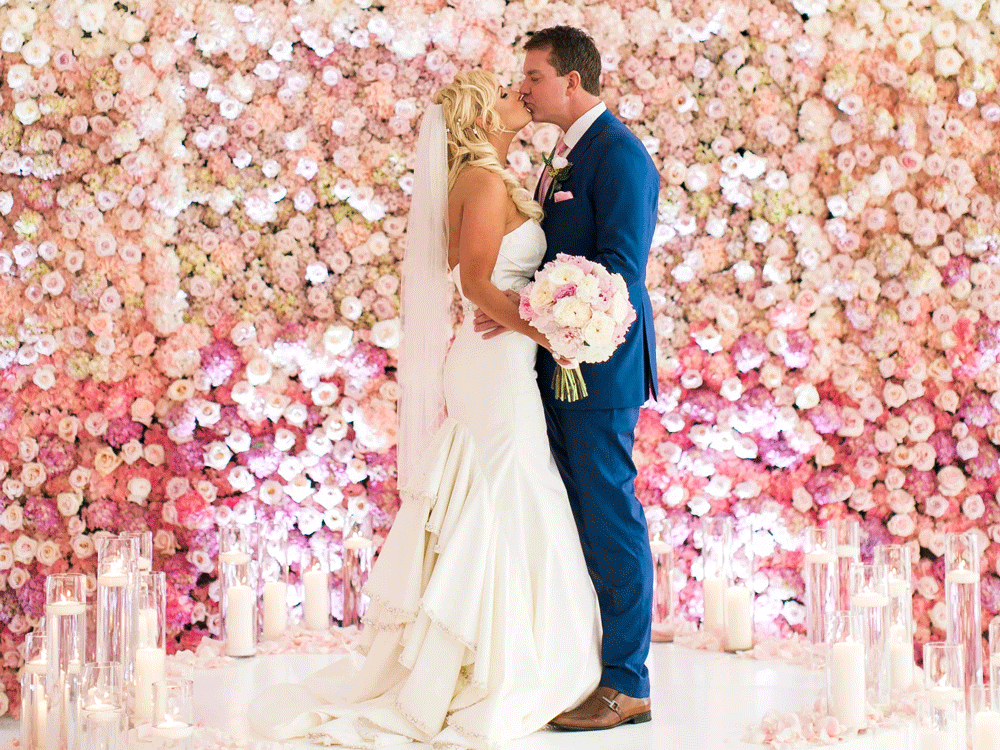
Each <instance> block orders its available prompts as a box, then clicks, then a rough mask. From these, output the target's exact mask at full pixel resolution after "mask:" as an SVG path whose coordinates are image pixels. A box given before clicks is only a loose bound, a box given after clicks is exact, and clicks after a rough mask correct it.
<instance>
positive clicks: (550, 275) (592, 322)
mask: <svg viewBox="0 0 1000 750" xmlns="http://www.w3.org/2000/svg"><path fill="white" fill-rule="evenodd" d="M519 312H520V314H521V318H522V319H524V320H526V321H528V323H530V324H531V325H532V326H534V327H535V328H537V329H538V330H539V331H541V332H542V333H544V334H545V337H546V338H547V339H548V341H549V345H550V346H551V347H552V351H553V353H554V354H555V355H556V356H557V357H560V358H562V359H567V360H571V361H572V362H573V363H574V364H573V366H572V367H562V366H560V367H559V369H557V370H556V372H555V376H554V377H553V379H552V389H553V390H554V391H555V395H556V398H558V399H560V400H561V401H577V400H579V399H581V398H584V397H585V396H586V395H587V385H586V383H584V381H583V375H582V374H581V373H580V367H579V363H581V362H588V363H596V362H606V361H607V360H608V359H610V358H611V355H612V354H614V352H615V350H616V349H617V348H618V347H619V346H620V345H621V343H622V342H623V341H624V340H625V334H626V333H627V332H628V329H629V326H631V325H632V322H633V321H634V320H635V310H634V309H633V308H632V304H631V303H630V302H629V298H628V287H626V286H625V280H624V279H623V278H622V276H621V274H617V273H614V274H613V273H610V272H609V271H608V269H606V268H605V267H604V266H602V265H601V264H600V263H595V262H593V261H590V260H587V259H586V258H582V257H580V256H577V255H566V254H564V253H560V254H559V255H557V256H556V259H555V260H553V261H550V262H549V263H546V264H545V265H544V266H543V267H542V268H540V269H539V270H538V272H537V273H536V274H535V280H534V281H532V282H531V283H530V284H528V285H527V286H526V287H524V289H522V290H521V303H520V306H519Z"/></svg>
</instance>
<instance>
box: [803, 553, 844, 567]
mask: <svg viewBox="0 0 1000 750" xmlns="http://www.w3.org/2000/svg"><path fill="white" fill-rule="evenodd" d="M836 559H837V557H836V555H834V554H833V553H832V552H827V551H826V550H814V551H813V552H806V555H805V560H804V561H805V562H806V563H807V564H809V565H829V564H830V563H832V562H833V561H834V560H836Z"/></svg>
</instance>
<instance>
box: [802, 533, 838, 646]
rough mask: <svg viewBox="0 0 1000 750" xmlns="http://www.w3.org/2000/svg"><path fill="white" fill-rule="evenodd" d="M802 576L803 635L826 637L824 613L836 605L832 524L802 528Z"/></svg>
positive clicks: (812, 639) (815, 641)
mask: <svg viewBox="0 0 1000 750" xmlns="http://www.w3.org/2000/svg"><path fill="white" fill-rule="evenodd" d="M803 546H804V552H805V555H804V556H803V561H802V577H803V579H805V586H806V637H807V638H808V639H809V643H810V644H812V645H813V646H814V647H815V646H817V645H819V644H822V643H824V641H825V640H826V615H827V613H829V612H833V611H834V610H835V609H836V604H837V602H836V597H835V593H836V585H837V584H836V574H837V538H836V533H835V531H834V528H833V526H832V525H827V526H823V527H822V528H820V527H817V526H810V527H809V528H807V529H806V530H805V539H804V544H803Z"/></svg>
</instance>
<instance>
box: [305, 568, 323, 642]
mask: <svg viewBox="0 0 1000 750" xmlns="http://www.w3.org/2000/svg"><path fill="white" fill-rule="evenodd" d="M302 588H303V596H302V617H303V619H304V620H305V621H306V627H307V628H309V629H310V630H326V629H327V628H329V627H330V576H329V575H328V574H327V573H326V572H325V571H322V570H310V571H307V572H305V573H303V574H302Z"/></svg>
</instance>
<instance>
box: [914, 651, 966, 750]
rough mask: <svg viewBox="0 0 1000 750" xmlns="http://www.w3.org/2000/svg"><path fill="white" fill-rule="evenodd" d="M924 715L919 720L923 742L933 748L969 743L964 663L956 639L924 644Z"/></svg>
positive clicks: (955, 748) (958, 748)
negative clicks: (967, 736)
mask: <svg viewBox="0 0 1000 750" xmlns="http://www.w3.org/2000/svg"><path fill="white" fill-rule="evenodd" d="M924 688H925V690H924V695H925V697H926V706H925V708H924V715H923V717H921V718H920V719H919V721H918V723H919V726H920V731H919V734H920V735H921V743H923V746H925V747H928V748H930V749H932V750H938V749H939V748H940V749H941V750H944V749H945V748H947V750H963V749H964V748H965V747H966V720H965V714H966V712H965V705H966V702H965V664H964V654H963V649H962V646H961V645H960V644H957V643H939V642H931V643H925V644H924Z"/></svg>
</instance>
